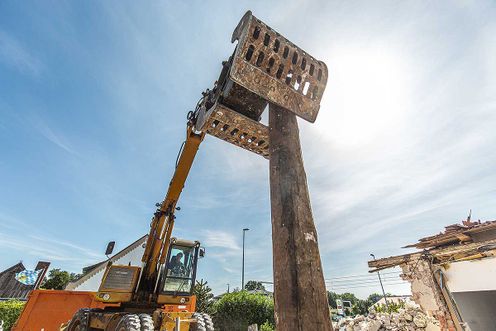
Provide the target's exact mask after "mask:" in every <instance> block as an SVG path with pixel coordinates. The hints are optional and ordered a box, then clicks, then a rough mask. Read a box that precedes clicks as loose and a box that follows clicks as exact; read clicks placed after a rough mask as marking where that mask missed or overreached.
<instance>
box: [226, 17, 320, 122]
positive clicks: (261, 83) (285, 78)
mask: <svg viewBox="0 0 496 331" xmlns="http://www.w3.org/2000/svg"><path fill="white" fill-rule="evenodd" d="M236 40H238V46H237V47H236V52H235V54H234V60H233V64H232V67H231V70H230V77H231V79H232V80H233V81H234V82H236V83H237V84H239V85H241V86H243V87H245V88H246V89H248V90H250V91H252V92H253V93H256V94H258V95H260V96H261V97H263V98H264V99H266V100H267V101H269V102H271V103H275V104H277V105H279V106H281V107H284V108H286V109H288V110H289V111H291V112H293V113H295V114H296V115H297V116H299V117H301V118H303V119H305V120H307V121H309V122H312V123H313V122H315V119H316V118H317V114H318V112H319V108H320V100H321V99H322V94H323V93H324V89H325V87H326V83H327V67H326V65H325V64H324V62H322V61H318V60H316V59H315V58H314V57H312V56H311V55H310V54H308V53H306V52H305V51H304V50H302V49H301V48H299V47H298V46H296V45H294V44H293V43H292V42H290V41H289V40H287V39H286V38H284V37H283V36H282V35H280V34H279V33H277V32H276V31H274V30H273V29H271V28H270V27H269V26H267V25H266V24H265V23H263V22H262V21H260V20H259V19H257V18H256V17H255V16H253V15H252V13H251V12H250V11H248V12H247V13H246V14H245V15H244V16H243V18H242V19H241V21H240V22H239V24H238V26H237V27H236V29H235V30H234V32H233V35H232V39H231V42H235V41H236Z"/></svg>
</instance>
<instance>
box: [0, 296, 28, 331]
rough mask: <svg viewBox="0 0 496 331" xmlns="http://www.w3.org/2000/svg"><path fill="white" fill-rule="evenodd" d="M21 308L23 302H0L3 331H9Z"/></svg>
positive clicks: (0, 318)
mask: <svg viewBox="0 0 496 331" xmlns="http://www.w3.org/2000/svg"><path fill="white" fill-rule="evenodd" d="M23 308H24V302H22V301H19V300H8V301H0V321H3V329H4V330H5V331H8V330H10V328H11V327H12V325H13V324H14V323H15V322H16V321H17V318H18V317H19V315H20V314H21V312H22V309H23Z"/></svg>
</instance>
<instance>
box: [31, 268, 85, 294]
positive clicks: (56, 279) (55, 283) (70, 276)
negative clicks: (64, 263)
mask: <svg viewBox="0 0 496 331" xmlns="http://www.w3.org/2000/svg"><path fill="white" fill-rule="evenodd" d="M80 277H81V275H79V274H75V273H72V272H71V273H69V272H67V271H63V270H60V269H52V270H50V272H49V273H48V277H47V278H45V279H44V280H43V283H42V284H41V288H44V289H46V290H63V289H65V286H66V285H67V284H68V283H69V282H73V281H75V280H77V279H79V278H80Z"/></svg>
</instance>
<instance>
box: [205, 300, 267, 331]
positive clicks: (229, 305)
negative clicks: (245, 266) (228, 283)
mask: <svg viewBox="0 0 496 331" xmlns="http://www.w3.org/2000/svg"><path fill="white" fill-rule="evenodd" d="M213 310H214V311H213V318H214V325H215V329H216V330H220V331H222V330H224V331H238V330H239V331H246V330H247V329H248V326H249V325H251V324H255V323H256V324H258V325H263V324H264V323H266V322H268V323H270V324H274V301H273V300H272V298H269V297H266V296H264V295H261V294H250V293H248V292H246V291H241V292H233V293H228V294H225V295H224V296H223V297H222V298H221V299H220V300H219V301H217V302H216V303H215V304H214V307H213ZM267 330H270V329H267Z"/></svg>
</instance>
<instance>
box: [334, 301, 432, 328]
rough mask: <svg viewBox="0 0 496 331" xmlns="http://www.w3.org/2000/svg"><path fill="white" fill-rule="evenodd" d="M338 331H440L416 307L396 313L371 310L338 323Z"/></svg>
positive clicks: (408, 306)
mask: <svg viewBox="0 0 496 331" xmlns="http://www.w3.org/2000/svg"><path fill="white" fill-rule="evenodd" d="M337 330H340V331H383V330H391V331H440V330H441V328H440V327H439V322H438V321H437V320H436V319H434V318H432V317H429V316H427V315H426V314H425V313H424V312H423V311H422V310H420V308H419V307H418V306H415V305H406V306H405V308H400V309H399V310H398V312H397V313H378V312H375V311H374V310H373V309H371V310H370V313H369V314H368V315H367V316H363V315H358V316H355V317H354V318H351V317H347V318H344V319H342V320H340V321H339V323H338V325H337Z"/></svg>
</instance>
